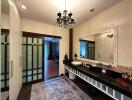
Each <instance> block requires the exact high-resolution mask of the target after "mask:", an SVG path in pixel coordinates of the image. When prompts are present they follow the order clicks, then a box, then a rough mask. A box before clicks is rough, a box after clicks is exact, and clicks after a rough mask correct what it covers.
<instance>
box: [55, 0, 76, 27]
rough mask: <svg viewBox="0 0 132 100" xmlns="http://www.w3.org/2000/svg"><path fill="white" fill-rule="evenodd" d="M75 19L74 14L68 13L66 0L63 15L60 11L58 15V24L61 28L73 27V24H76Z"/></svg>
mask: <svg viewBox="0 0 132 100" xmlns="http://www.w3.org/2000/svg"><path fill="white" fill-rule="evenodd" d="M74 23H75V21H74V18H73V14H72V13H71V12H70V13H68V11H67V10H66V0H65V10H64V11H63V14H62V13H61V12H60V11H59V12H58V13H57V24H58V25H59V26H60V27H65V28H66V27H67V26H71V25H72V24H74Z"/></svg>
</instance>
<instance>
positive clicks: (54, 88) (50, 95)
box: [30, 77, 91, 100]
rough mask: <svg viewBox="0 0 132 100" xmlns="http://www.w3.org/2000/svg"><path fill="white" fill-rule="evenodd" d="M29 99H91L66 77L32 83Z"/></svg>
mask: <svg viewBox="0 0 132 100" xmlns="http://www.w3.org/2000/svg"><path fill="white" fill-rule="evenodd" d="M30 100H91V98H90V97H89V96H88V95H87V94H85V93H84V92H83V91H82V90H81V89H80V88H79V87H77V86H76V85H75V84H74V83H73V82H72V81H71V80H69V79H68V78H67V77H59V78H55V79H51V80H49V81H46V82H44V83H43V82H40V83H37V84H34V85H32V90H31V99H30Z"/></svg>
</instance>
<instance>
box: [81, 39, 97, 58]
mask: <svg viewBox="0 0 132 100" xmlns="http://www.w3.org/2000/svg"><path fill="white" fill-rule="evenodd" d="M94 55H95V42H94V41H88V40H80V58H86V59H91V60H94Z"/></svg>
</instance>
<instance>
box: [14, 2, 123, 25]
mask: <svg viewBox="0 0 132 100" xmlns="http://www.w3.org/2000/svg"><path fill="white" fill-rule="evenodd" d="M120 1H121V0H66V9H67V10H68V11H71V12H72V13H73V14H74V18H75V22H76V24H75V25H77V24H80V23H82V22H84V21H86V20H88V19H89V18H91V17H93V16H95V15H97V14H98V13H101V12H103V11H104V10H106V9H108V8H110V7H111V6H113V5H115V4H117V3H119V2H120ZM16 3H17V6H18V8H19V10H20V12H21V15H22V16H23V17H24V18H28V19H31V20H36V21H40V22H45V23H48V24H52V25H57V24H56V17H57V16H56V14H57V13H58V11H61V12H62V11H63V10H64V4H65V0H16ZM22 4H23V5H25V6H26V7H27V9H26V10H23V9H22V7H21V5H22ZM91 9H95V10H94V11H93V12H90V10H91Z"/></svg>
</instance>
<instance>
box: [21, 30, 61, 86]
mask: <svg viewBox="0 0 132 100" xmlns="http://www.w3.org/2000/svg"><path fill="white" fill-rule="evenodd" d="M22 33H23V37H42V38H43V39H42V41H43V43H42V45H43V46H42V48H43V49H42V67H43V68H42V79H41V80H36V81H33V82H28V83H24V84H23V85H27V84H34V83H38V82H41V81H44V80H45V78H44V70H45V69H44V68H45V66H44V63H45V62H44V37H52V38H59V39H62V37H61V36H56V35H48V34H40V33H34V32H26V31H22ZM59 52H60V44H59ZM59 57H60V53H59ZM59 59H60V58H59Z"/></svg>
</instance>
